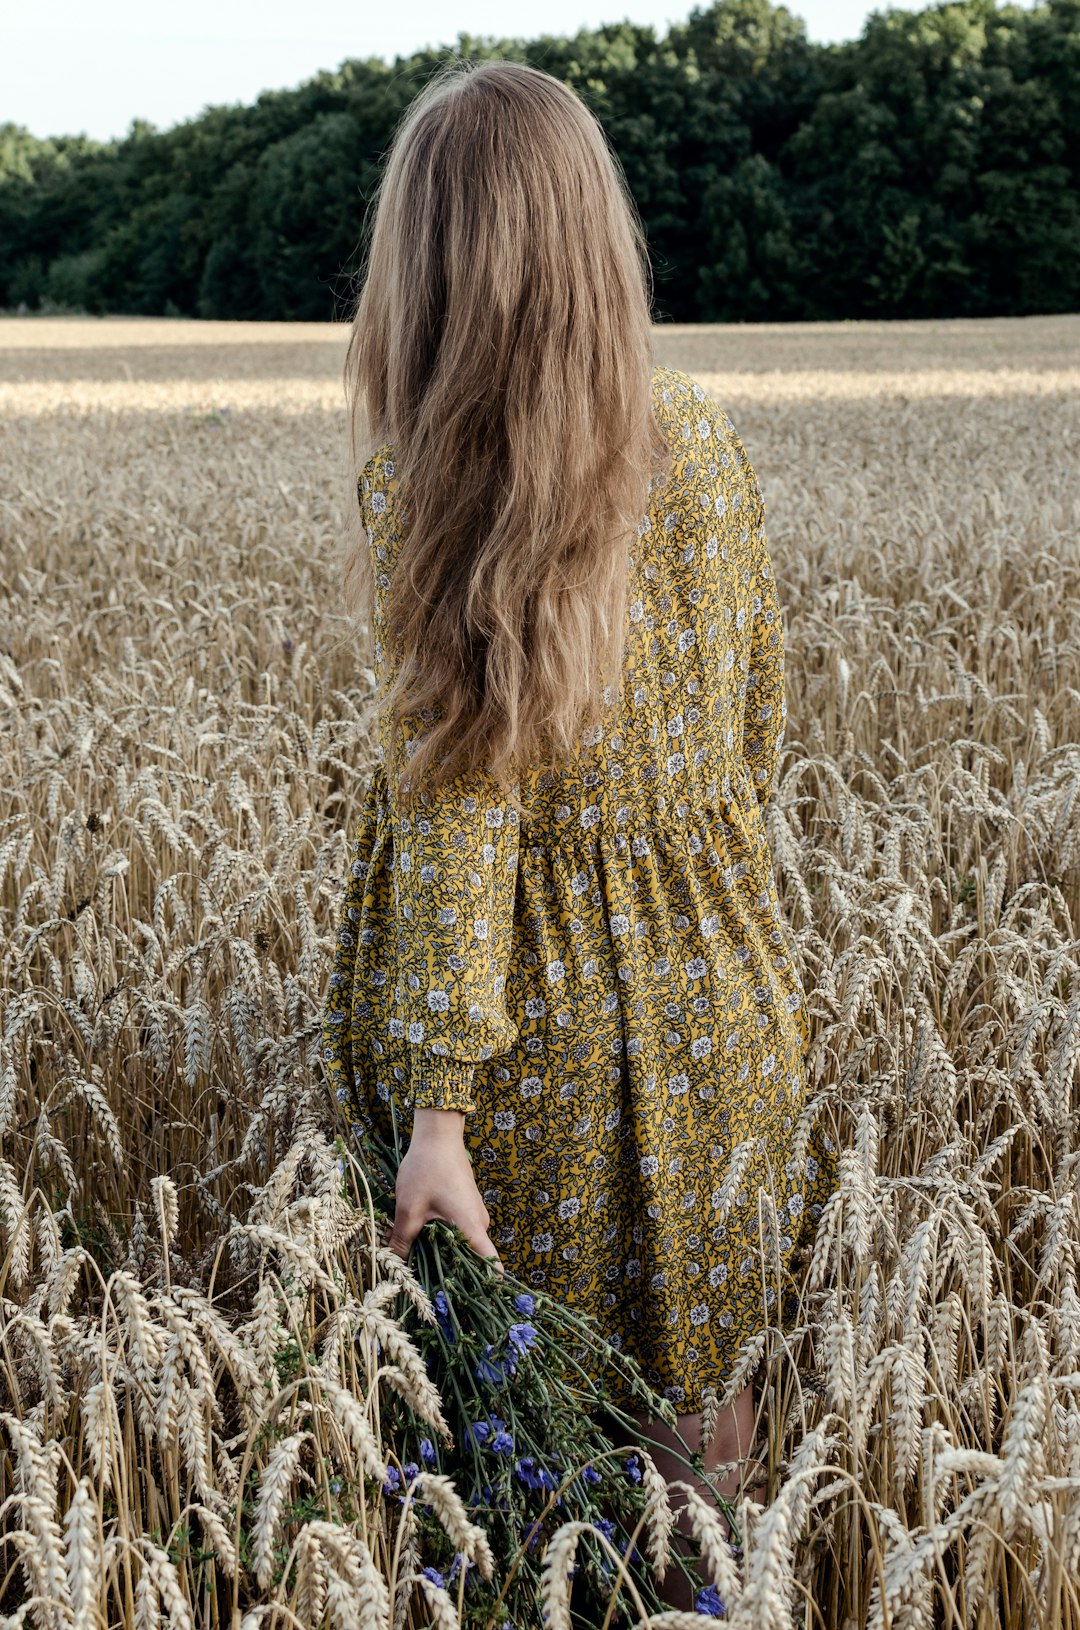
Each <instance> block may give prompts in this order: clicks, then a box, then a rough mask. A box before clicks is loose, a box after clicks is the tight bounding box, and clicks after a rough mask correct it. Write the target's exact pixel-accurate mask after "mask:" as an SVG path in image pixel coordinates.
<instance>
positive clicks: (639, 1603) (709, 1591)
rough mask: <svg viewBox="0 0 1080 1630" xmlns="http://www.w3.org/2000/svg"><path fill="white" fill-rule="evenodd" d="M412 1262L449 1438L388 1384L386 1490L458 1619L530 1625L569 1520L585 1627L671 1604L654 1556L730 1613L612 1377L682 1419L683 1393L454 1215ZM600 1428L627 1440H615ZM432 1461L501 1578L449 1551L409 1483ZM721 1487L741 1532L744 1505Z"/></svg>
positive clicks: (378, 1174) (410, 1305) (378, 1176)
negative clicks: (649, 1377)
mask: <svg viewBox="0 0 1080 1630" xmlns="http://www.w3.org/2000/svg"><path fill="white" fill-rule="evenodd" d="M395 1170H396V1166H395V1162H394V1159H393V1156H392V1153H391V1152H390V1151H386V1152H385V1154H384V1155H383V1156H382V1157H381V1158H380V1159H379V1162H378V1169H376V1170H375V1171H369V1172H368V1176H369V1179H371V1180H372V1195H373V1202H374V1204H375V1208H376V1214H377V1216H378V1215H379V1214H380V1213H381V1214H382V1215H384V1216H385V1217H386V1218H387V1219H389V1216H390V1215H392V1212H393V1194H394V1172H395ZM410 1268H411V1270H412V1273H413V1275H414V1276H415V1278H416V1279H417V1280H418V1281H419V1283H420V1285H421V1286H422V1287H423V1290H424V1292H425V1293H426V1297H427V1298H428V1301H429V1304H430V1308H431V1310H432V1311H433V1313H434V1318H433V1319H431V1320H430V1321H429V1319H428V1318H427V1317H425V1312H426V1309H424V1308H423V1307H418V1306H417V1305H416V1303H415V1301H407V1304H406V1306H405V1307H404V1308H403V1310H402V1312H401V1313H400V1314H399V1315H398V1316H397V1322H398V1323H399V1325H400V1326H401V1327H402V1329H403V1330H405V1331H406V1333H407V1334H408V1336H409V1338H410V1340H411V1342H412V1343H413V1345H414V1346H415V1348H416V1349H417V1350H418V1351H419V1353H420V1354H421V1356H422V1358H423V1361H424V1364H425V1367H426V1370H427V1374H428V1376H429V1378H430V1380H431V1382H432V1384H433V1385H434V1387H435V1388H436V1390H437V1392H438V1393H439V1396H440V1398H441V1400H442V1406H443V1414H444V1417H445V1420H446V1422H447V1424H448V1425H449V1426H450V1428H451V1434H452V1442H447V1441H445V1440H443V1439H441V1438H439V1437H438V1436H437V1435H435V1434H433V1433H432V1431H431V1428H430V1427H429V1426H428V1424H427V1423H426V1422H425V1421H424V1420H423V1419H421V1418H420V1417H419V1416H418V1415H417V1413H416V1412H415V1411H414V1410H413V1409H412V1408H411V1406H410V1405H409V1403H408V1401H407V1400H406V1399H405V1398H404V1397H401V1396H399V1395H397V1394H394V1395H393V1396H392V1397H390V1399H389V1400H388V1402H387V1404H386V1405H385V1406H384V1407H383V1410H382V1420H381V1426H382V1432H383V1441H384V1443H390V1444H392V1445H393V1446H394V1450H393V1453H392V1454H391V1455H390V1457H389V1461H388V1465H387V1469H386V1476H385V1481H384V1487H383V1497H384V1498H385V1499H387V1500H399V1501H402V1502H404V1501H406V1500H408V1501H409V1504H410V1505H411V1506H412V1507H413V1509H414V1514H415V1516H416V1517H417V1519H418V1522H419V1527H420V1538H421V1543H420V1551H421V1560H422V1561H423V1562H424V1563H426V1566H425V1568H424V1570H423V1571H424V1575H425V1577H426V1578H427V1579H428V1581H429V1582H430V1584H431V1585H432V1586H433V1587H434V1588H435V1589H436V1590H438V1591H443V1590H445V1591H448V1592H450V1593H451V1594H452V1595H453V1597H454V1598H455V1599H456V1606H457V1610H458V1616H459V1620H460V1623H461V1625H462V1626H464V1627H467V1630H534V1627H535V1626H537V1625H540V1624H542V1623H543V1619H544V1615H543V1612H542V1589H543V1570H544V1565H545V1559H546V1557H547V1550H548V1545H549V1542H550V1541H551V1539H552V1538H553V1536H554V1535H555V1534H556V1533H557V1532H558V1531H559V1530H560V1529H561V1528H562V1527H563V1525H565V1524H574V1525H583V1526H582V1527H580V1529H577V1531H576V1533H575V1543H574V1547H573V1565H572V1568H571V1569H570V1572H571V1573H572V1593H571V1598H570V1622H571V1624H572V1625H573V1626H574V1630H599V1627H600V1626H611V1627H615V1626H617V1625H631V1624H638V1623H640V1622H641V1618H642V1610H643V1609H644V1611H645V1612H646V1613H648V1614H652V1613H661V1612H663V1611H664V1610H665V1605H666V1604H665V1602H664V1601H663V1600H662V1599H661V1598H660V1596H659V1595H658V1592H657V1581H656V1577H655V1574H654V1571H653V1566H652V1564H657V1563H659V1564H660V1568H661V1570H662V1568H663V1566H664V1564H665V1563H666V1565H667V1566H668V1567H671V1568H683V1569H686V1570H687V1571H688V1572H689V1573H690V1577H691V1579H692V1581H693V1584H694V1586H695V1587H698V1586H700V1587H701V1588H699V1589H698V1595H697V1606H698V1611H699V1612H704V1613H706V1614H708V1615H709V1616H713V1617H719V1616H721V1614H722V1612H723V1607H722V1603H721V1601H720V1598H719V1597H718V1596H717V1595H716V1592H715V1590H714V1589H713V1588H712V1586H711V1585H710V1584H708V1583H706V1584H704V1585H701V1582H700V1580H699V1579H697V1577H696V1576H695V1575H694V1573H693V1571H692V1569H691V1568H690V1566H689V1564H688V1563H687V1561H686V1559H685V1558H684V1557H683V1556H681V1555H680V1554H678V1552H677V1550H676V1548H675V1547H674V1546H669V1544H668V1540H669V1538H670V1535H671V1530H672V1528H673V1526H674V1518H673V1516H672V1513H671V1510H670V1507H669V1505H668V1502H667V1495H666V1488H665V1485H664V1483H663V1479H662V1478H661V1477H660V1474H659V1472H658V1471H657V1470H656V1468H655V1467H654V1466H653V1465H652V1462H651V1459H650V1457H649V1455H648V1452H647V1447H646V1445H647V1443H648V1438H647V1436H645V1435H644V1434H643V1433H642V1430H641V1428H640V1427H639V1425H638V1423H637V1421H636V1420H635V1419H634V1417H633V1416H631V1415H629V1414H628V1413H627V1412H626V1411H625V1409H624V1408H623V1407H622V1406H621V1405H620V1404H618V1403H617V1402H616V1401H615V1397H614V1395H613V1394H614V1393H615V1392H616V1391H617V1392H618V1394H619V1396H620V1397H621V1398H623V1399H626V1398H630V1399H632V1401H633V1404H634V1406H640V1407H641V1408H642V1409H643V1410H644V1412H645V1414H646V1415H647V1417H650V1418H659V1419H661V1420H664V1421H665V1422H666V1423H667V1424H668V1425H669V1426H670V1427H671V1428H673V1429H674V1428H675V1427H676V1417H675V1412H674V1409H673V1406H672V1405H671V1403H670V1402H669V1401H668V1400H666V1399H664V1398H662V1397H660V1396H659V1395H658V1394H657V1393H655V1392H654V1391H653V1390H652V1389H651V1388H650V1387H649V1385H648V1383H647V1382H646V1381H645V1379H644V1376H643V1375H642V1373H641V1371H640V1369H639V1367H638V1366H637V1364H636V1363H635V1361H634V1360H633V1359H632V1358H631V1357H630V1356H629V1355H628V1354H625V1353H622V1352H620V1351H618V1350H617V1349H615V1348H613V1347H612V1346H611V1345H610V1344H609V1343H608V1342H607V1341H605V1339H604V1338H603V1336H602V1334H601V1332H600V1329H599V1326H598V1325H597V1323H596V1321H595V1320H594V1319H593V1318H591V1317H590V1316H588V1315H586V1314H583V1313H579V1312H577V1311H575V1310H572V1309H569V1308H566V1307H564V1306H562V1305H560V1304H559V1303H558V1302H556V1301H554V1300H553V1299H552V1298H551V1297H549V1296H547V1295H545V1294H543V1293H542V1292H539V1291H537V1290H535V1289H529V1288H528V1287H527V1286H525V1285H524V1284H523V1283H522V1282H521V1281H520V1280H517V1279H515V1278H514V1276H513V1275H512V1274H510V1273H509V1272H507V1271H505V1270H504V1269H503V1268H502V1267H501V1266H496V1265H495V1263H494V1262H493V1260H491V1259H488V1258H484V1257H481V1256H479V1255H477V1253H476V1252H475V1251H473V1250H472V1248H471V1247H470V1246H469V1244H468V1243H467V1241H466V1240H465V1237H464V1235H462V1234H461V1233H460V1231H459V1230H457V1229H456V1228H454V1227H452V1226H450V1225H449V1224H446V1223H442V1222H430V1223H428V1224H427V1225H426V1227H425V1228H424V1229H423V1230H422V1232H421V1234H420V1236H419V1237H418V1239H417V1240H416V1242H415V1244H414V1246H413V1251H412V1256H411V1259H410ZM612 1381H614V1382H616V1383H617V1386H616V1387H611V1386H610V1385H609V1382H612ZM605 1426H607V1427H608V1428H609V1429H610V1428H616V1435H617V1436H621V1437H622V1438H623V1439H624V1442H623V1443H622V1444H621V1445H619V1446H617V1445H616V1443H615V1442H614V1441H613V1437H612V1436H609V1435H607V1433H606V1432H605ZM618 1429H621V1430H618ZM628 1437H629V1438H630V1443H629V1444H628V1443H626V1441H625V1439H626V1438H628ZM635 1441H636V1443H637V1444H638V1445H639V1448H638V1450H637V1452H635V1450H634V1447H633V1444H634V1442H635ZM687 1465H688V1467H691V1468H692V1469H693V1470H694V1471H695V1472H697V1473H700V1470H701V1456H700V1454H693V1455H692V1454H691V1453H690V1450H689V1448H688V1449H687ZM422 1471H423V1472H429V1473H436V1474H441V1475H443V1476H445V1477H448V1478H449V1479H451V1480H452V1482H453V1484H454V1486H455V1488H456V1490H457V1492H458V1494H459V1495H460V1496H461V1498H462V1500H464V1502H465V1504H466V1506H467V1507H468V1508H469V1509H470V1515H471V1516H472V1519H473V1521H474V1522H475V1523H477V1524H478V1525H479V1526H480V1527H481V1528H482V1529H483V1530H484V1531H485V1533H486V1535H487V1538H488V1542H489V1544H490V1547H491V1552H492V1554H493V1556H494V1559H495V1567H494V1569H492V1570H490V1577H485V1576H484V1574H483V1572H482V1571H481V1569H480V1568H479V1567H477V1566H476V1565H475V1563H472V1564H470V1562H469V1561H468V1559H467V1558H466V1556H465V1553H464V1552H463V1551H461V1550H455V1549H454V1547H453V1544H452V1541H451V1540H450V1538H449V1537H448V1535H447V1533H446V1531H445V1528H444V1526H443V1525H442V1524H440V1523H439V1522H438V1521H437V1520H436V1518H435V1515H434V1514H433V1513H431V1512H430V1511H426V1510H425V1503H424V1501H423V1499H422V1498H414V1497H412V1496H410V1494H409V1489H410V1485H411V1483H412V1482H413V1481H414V1480H415V1479H417V1478H418V1477H419V1475H420V1473H421V1472H422ZM418 1487H421V1488H422V1487H423V1483H421V1484H420V1485H418ZM414 1495H415V1491H414ZM717 1498H718V1503H719V1505H720V1506H721V1507H722V1509H723V1510H724V1511H725V1514H727V1515H728V1518H729V1523H730V1526H731V1528H732V1532H733V1534H734V1537H735V1538H736V1539H738V1537H739V1536H738V1533H737V1530H736V1529H735V1524H734V1520H733V1514H732V1513H731V1512H730V1510H729V1507H728V1506H727V1504H726V1503H725V1502H723V1501H720V1500H719V1497H717ZM658 1530H661V1531H662V1532H659V1533H658ZM661 1552H662V1553H663V1560H662V1561H661V1556H660V1553H661Z"/></svg>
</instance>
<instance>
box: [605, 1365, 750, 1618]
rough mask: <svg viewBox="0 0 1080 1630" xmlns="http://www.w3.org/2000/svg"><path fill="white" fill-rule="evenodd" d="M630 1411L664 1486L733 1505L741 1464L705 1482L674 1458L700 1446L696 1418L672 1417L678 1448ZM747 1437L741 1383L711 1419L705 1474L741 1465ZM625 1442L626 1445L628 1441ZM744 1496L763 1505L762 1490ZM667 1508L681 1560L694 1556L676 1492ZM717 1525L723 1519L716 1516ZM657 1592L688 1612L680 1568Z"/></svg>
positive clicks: (689, 1593) (746, 1392)
mask: <svg viewBox="0 0 1080 1630" xmlns="http://www.w3.org/2000/svg"><path fill="white" fill-rule="evenodd" d="M633 1413H634V1416H635V1419H636V1420H637V1421H638V1424H639V1425H640V1427H641V1429H642V1435H643V1437H644V1436H646V1435H647V1436H648V1437H649V1438H650V1439H654V1440H656V1441H654V1442H648V1443H646V1444H645V1445H644V1447H645V1448H646V1449H647V1450H648V1452H649V1454H650V1456H651V1457H652V1459H653V1460H654V1462H655V1463H656V1467H657V1470H658V1471H659V1472H660V1475H661V1477H663V1478H664V1480H665V1481H666V1482H668V1483H671V1482H675V1481H678V1480H681V1481H683V1482H686V1483H690V1484H692V1485H693V1486H694V1487H696V1488H697V1489H698V1490H699V1491H700V1492H701V1493H702V1494H703V1495H704V1496H705V1498H706V1499H711V1496H712V1494H713V1493H714V1492H715V1493H717V1494H719V1495H721V1497H722V1498H724V1499H726V1500H730V1501H731V1502H732V1503H734V1500H735V1498H736V1496H737V1495H738V1493H739V1485H740V1483H741V1482H742V1481H743V1479H744V1478H745V1476H746V1469H745V1467H744V1466H743V1465H740V1464H737V1465H734V1466H733V1467H732V1469H731V1470H730V1471H729V1472H727V1473H726V1474H725V1475H724V1476H723V1477H718V1478H715V1479H714V1480H713V1482H712V1483H711V1484H710V1483H706V1482H703V1481H702V1479H701V1478H699V1477H697V1476H695V1475H694V1473H693V1472H692V1471H691V1469H690V1467H689V1466H687V1465H685V1464H684V1462H683V1460H681V1459H679V1458H678V1456H679V1454H682V1455H686V1453H687V1449H689V1450H691V1451H695V1452H696V1451H697V1449H698V1448H699V1447H700V1444H701V1416H700V1414H698V1415H680V1416H679V1417H678V1430H679V1433H680V1435H681V1437H682V1440H683V1444H685V1445H686V1447H685V1448H684V1447H683V1446H682V1444H680V1443H679V1441H678V1439H677V1438H676V1437H675V1436H674V1435H673V1433H672V1432H671V1430H670V1428H669V1427H667V1426H666V1425H665V1424H664V1422H663V1421H658V1420H655V1419H650V1418H649V1417H648V1416H646V1415H645V1414H643V1413H642V1412H640V1411H636V1410H635V1411H634V1412H633ZM753 1435H754V1399H753V1387H752V1384H751V1383H750V1382H747V1384H746V1386H745V1387H744V1388H743V1390H742V1391H741V1392H740V1393H739V1395H738V1396H737V1397H736V1398H735V1399H734V1401H733V1402H732V1403H731V1404H730V1405H729V1406H728V1408H727V1409H725V1410H724V1412H723V1413H722V1414H721V1416H720V1418H719V1420H718V1421H717V1424H716V1431H715V1433H714V1434H713V1439H712V1442H711V1443H710V1445H709V1447H708V1448H707V1449H706V1451H705V1460H704V1465H705V1470H706V1471H714V1470H715V1469H716V1467H718V1466H722V1465H724V1464H725V1462H727V1461H736V1462H742V1461H745V1459H746V1457H747V1456H748V1455H749V1453H750V1445H751V1442H752V1440H753ZM625 1441H627V1442H629V1441H630V1439H629V1437H627V1438H626V1439H625ZM750 1493H751V1497H752V1498H753V1499H754V1500H756V1501H757V1502H758V1504H764V1500H765V1492H764V1488H762V1487H757V1488H752V1489H751V1490H750ZM672 1505H673V1507H674V1508H675V1511H676V1534H675V1535H674V1536H673V1541H674V1542H675V1543H677V1544H678V1545H679V1550H680V1551H681V1553H682V1555H683V1556H686V1557H696V1555H697V1549H696V1546H695V1545H694V1543H693V1541H692V1539H691V1538H690V1536H691V1534H692V1530H691V1527H690V1522H689V1519H688V1517H687V1514H686V1509H685V1503H684V1497H683V1495H682V1494H681V1493H679V1492H676V1494H675V1496H674V1497H673V1499H672ZM717 1513H718V1515H720V1513H719V1508H717ZM721 1521H723V1518H722V1517H721ZM725 1527H726V1524H725ZM728 1532H730V1530H728ZM679 1535H683V1536H686V1539H685V1540H684V1541H682V1542H681V1543H680V1542H679ZM657 1588H658V1590H659V1593H660V1595H661V1597H662V1598H663V1600H664V1601H665V1602H667V1604H668V1606H669V1607H677V1608H681V1609H683V1611H684V1612H685V1611H689V1610H690V1609H692V1608H693V1605H694V1596H695V1591H694V1589H693V1587H692V1586H691V1584H690V1582H689V1580H688V1579H687V1578H686V1576H685V1575H684V1574H683V1572H682V1570H681V1569H676V1568H675V1567H674V1566H672V1567H670V1568H669V1569H668V1572H667V1577H666V1578H665V1579H664V1581H663V1583H662V1584H660V1585H659V1586H658V1587H657Z"/></svg>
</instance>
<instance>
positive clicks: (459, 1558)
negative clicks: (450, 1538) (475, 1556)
mask: <svg viewBox="0 0 1080 1630" xmlns="http://www.w3.org/2000/svg"><path fill="white" fill-rule="evenodd" d="M471 1567H473V1564H472V1563H471V1562H470V1561H469V1559H468V1557H467V1556H466V1555H465V1552H464V1551H455V1552H454V1560H453V1562H451V1564H450V1567H449V1569H448V1571H447V1575H446V1577H447V1579H448V1580H450V1579H456V1578H457V1576H458V1574H459V1573H464V1575H465V1584H466V1586H467V1585H468V1583H469V1569H470V1568H471Z"/></svg>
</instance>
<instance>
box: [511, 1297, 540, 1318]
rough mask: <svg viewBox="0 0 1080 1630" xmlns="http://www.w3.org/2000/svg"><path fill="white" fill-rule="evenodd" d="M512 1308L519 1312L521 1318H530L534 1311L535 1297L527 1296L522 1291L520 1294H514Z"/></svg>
mask: <svg viewBox="0 0 1080 1630" xmlns="http://www.w3.org/2000/svg"><path fill="white" fill-rule="evenodd" d="M514 1308H515V1310H516V1311H517V1312H518V1313H520V1314H521V1316H522V1318H525V1319H531V1318H532V1316H533V1314H534V1313H535V1311H536V1297H535V1296H527V1295H525V1294H524V1293H522V1294H521V1295H520V1296H515V1297H514Z"/></svg>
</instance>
